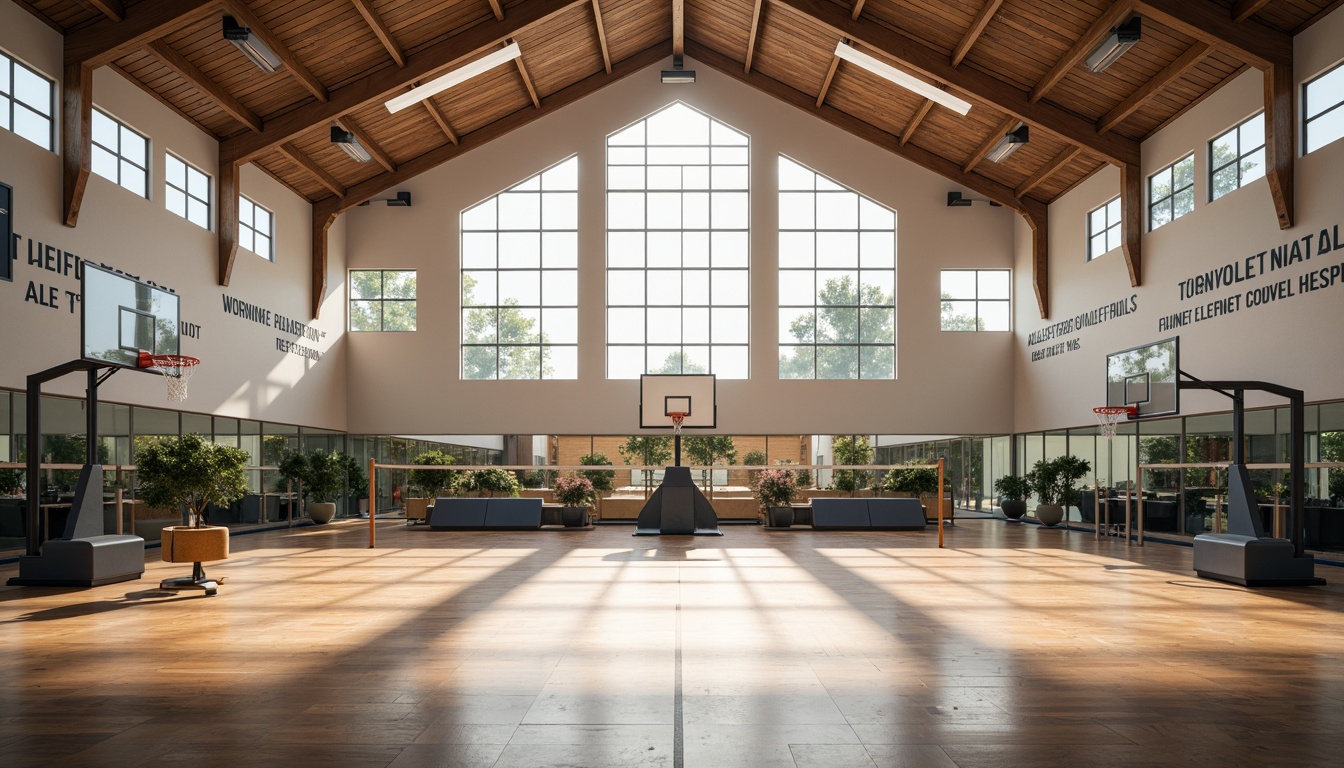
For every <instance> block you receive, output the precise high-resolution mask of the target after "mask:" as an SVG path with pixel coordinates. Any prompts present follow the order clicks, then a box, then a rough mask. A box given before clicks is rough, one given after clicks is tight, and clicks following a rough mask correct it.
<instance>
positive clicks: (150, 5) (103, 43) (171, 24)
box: [65, 0, 219, 69]
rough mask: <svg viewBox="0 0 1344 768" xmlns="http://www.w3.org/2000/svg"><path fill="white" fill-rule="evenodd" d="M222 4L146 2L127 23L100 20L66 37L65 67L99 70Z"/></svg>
mask: <svg viewBox="0 0 1344 768" xmlns="http://www.w3.org/2000/svg"><path fill="white" fill-rule="evenodd" d="M218 8H219V0H144V2H141V3H136V4H135V5H133V6H131V7H130V8H129V9H128V10H127V11H126V18H125V20H124V21H112V20H111V19H99V20H98V21H97V22H94V23H93V24H90V25H89V26H87V27H84V28H82V29H80V30H78V31H76V32H71V33H70V34H69V35H66V37H65V63H66V64H67V65H70V64H83V65H85V66H87V67H91V68H93V69H97V68H98V67H101V66H103V65H104V64H108V63H110V62H111V61H112V60H113V59H117V58H119V57H121V56H122V54H125V53H127V52H129V51H133V50H135V49H137V48H143V47H144V46H145V44H146V43H148V42H149V41H151V40H157V39H159V38H160V37H163V36H164V35H166V34H168V33H169V32H171V31H172V30H174V29H178V28H180V27H182V26H184V25H186V24H189V23H191V22H194V21H198V20H200V19H202V18H205V17H206V16H208V15H210V14H212V13H216V12H217V9H218Z"/></svg>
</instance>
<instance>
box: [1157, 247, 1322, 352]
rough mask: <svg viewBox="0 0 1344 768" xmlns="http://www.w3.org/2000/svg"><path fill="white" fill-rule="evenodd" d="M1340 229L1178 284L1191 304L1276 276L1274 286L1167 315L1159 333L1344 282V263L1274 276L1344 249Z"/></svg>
mask: <svg viewBox="0 0 1344 768" xmlns="http://www.w3.org/2000/svg"><path fill="white" fill-rule="evenodd" d="M1339 228H1340V225H1339V224H1335V225H1334V226H1332V227H1329V228H1326V229H1322V230H1320V231H1319V232H1309V233H1307V234H1306V235H1305V236H1303V237H1300V238H1297V239H1295V240H1289V241H1288V242H1286V243H1278V244H1276V245H1275V246H1274V247H1272V248H1269V249H1267V250H1263V251H1260V252H1259V253H1256V254H1252V255H1250V256H1246V257H1244V258H1241V259H1237V260H1236V261H1232V262H1228V263H1226V264H1223V265H1221V266H1218V267H1214V268H1213V269H1209V270H1205V271H1203V272H1200V273H1198V274H1194V275H1191V276H1189V277H1187V278H1185V279H1184V280H1181V281H1180V282H1178V283H1177V284H1176V292H1177V295H1178V296H1179V297H1180V300H1181V301H1189V300H1191V299H1193V298H1195V297H1196V296H1203V295H1204V294H1207V293H1212V292H1214V291H1220V290H1223V289H1226V288H1232V287H1233V286H1239V285H1240V284H1241V283H1248V282H1265V281H1267V280H1270V279H1271V278H1269V277H1266V276H1268V275H1273V276H1274V277H1273V281H1272V282H1266V283H1265V284H1264V285H1258V286H1253V287H1250V288H1247V289H1245V290H1241V289H1240V288H1238V289H1237V292H1236V293H1233V294H1231V295H1227V296H1221V297H1218V298H1214V299H1211V300H1205V301H1202V302H1201V303H1199V304H1197V305H1195V306H1193V307H1190V308H1188V309H1183V310H1180V311H1179V312H1172V313H1170V314H1166V315H1163V316H1162V317H1159V318H1158V319H1157V330H1158V332H1159V333H1166V332H1167V331H1171V330H1175V329H1177V328H1181V327H1183V326H1187V325H1192V324H1194V323H1200V322H1203V321H1205V320H1212V319H1214V318H1217V317H1224V316H1226V315H1231V314H1234V313H1237V312H1240V311H1242V310H1246V309H1251V308H1254V307H1263V306H1266V305H1269V304H1273V303H1275V302H1278V301H1284V300H1286V299H1291V298H1295V297H1298V296H1305V295H1306V294H1309V293H1314V292H1316V291H1321V290H1324V289H1326V288H1332V287H1334V286H1335V285H1338V284H1340V283H1344V261H1341V262H1338V263H1334V264H1330V265H1329V266H1324V267H1319V268H1317V267H1314V266H1313V268H1312V269H1310V271H1307V272H1304V273H1302V274H1298V275H1289V276H1281V275H1276V274H1275V273H1277V272H1279V271H1280V270H1283V269H1288V268H1290V267H1299V265H1305V264H1306V263H1307V262H1310V261H1311V260H1312V257H1313V256H1314V257H1317V258H1319V257H1321V256H1325V255H1327V254H1331V253H1335V254H1338V253H1339V252H1341V251H1344V242H1341V240H1340V231H1339ZM1299 268H1300V267H1299Z"/></svg>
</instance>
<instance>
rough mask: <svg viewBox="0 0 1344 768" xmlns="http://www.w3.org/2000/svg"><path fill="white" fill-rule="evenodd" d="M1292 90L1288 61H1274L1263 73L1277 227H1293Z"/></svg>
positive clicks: (1267, 161) (1267, 149) (1268, 158)
mask: <svg viewBox="0 0 1344 768" xmlns="http://www.w3.org/2000/svg"><path fill="white" fill-rule="evenodd" d="M1294 91H1295V88H1294V85H1293V67H1292V65H1291V64H1275V65H1274V66H1272V67H1270V68H1269V70H1268V71H1266V72H1265V178H1266V179H1267V180H1268V181H1269V194H1270V195H1271V196H1272V197H1273V198H1274V212H1275V214H1276V215H1277V216H1278V219H1279V229H1291V228H1292V226H1293V158H1294V156H1295V155H1296V150H1295V135H1296V132H1295V131H1294V127H1295V126H1294V124H1293V93H1294Z"/></svg>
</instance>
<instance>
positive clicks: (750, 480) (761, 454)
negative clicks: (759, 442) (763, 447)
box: [742, 451, 769, 488]
mask: <svg viewBox="0 0 1344 768" xmlns="http://www.w3.org/2000/svg"><path fill="white" fill-rule="evenodd" d="M767 462H769V459H768V458H766V455H765V451H747V455H746V456H743V457H742V463H743V464H744V465H746V466H748V467H760V466H764V465H765V464H766V463H767ZM760 476H761V470H759V469H749V470H747V485H748V486H750V487H752V488H755V487H756V480H757V479H759V478H760Z"/></svg>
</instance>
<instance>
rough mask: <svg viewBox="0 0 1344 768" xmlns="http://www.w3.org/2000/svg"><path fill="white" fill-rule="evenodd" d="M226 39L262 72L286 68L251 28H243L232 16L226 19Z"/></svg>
mask: <svg viewBox="0 0 1344 768" xmlns="http://www.w3.org/2000/svg"><path fill="white" fill-rule="evenodd" d="M224 39H225V40H228V41H229V42H230V43H233V44H234V46H235V47H237V48H238V50H240V51H242V52H243V55H244V56H246V57H247V58H248V61H251V62H252V63H253V64H256V65H257V69H260V70H261V71H262V72H275V71H276V70H278V69H280V68H281V67H283V66H284V63H283V62H281V61H280V57H279V56H276V55H275V52H274V51H272V50H271V49H270V48H267V47H266V44H265V43H263V42H262V41H261V40H259V39H257V36H256V35H254V34H252V29H251V28H250V27H244V26H242V25H241V24H239V23H238V20H237V19H235V18H233V17H232V16H225V17H224Z"/></svg>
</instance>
